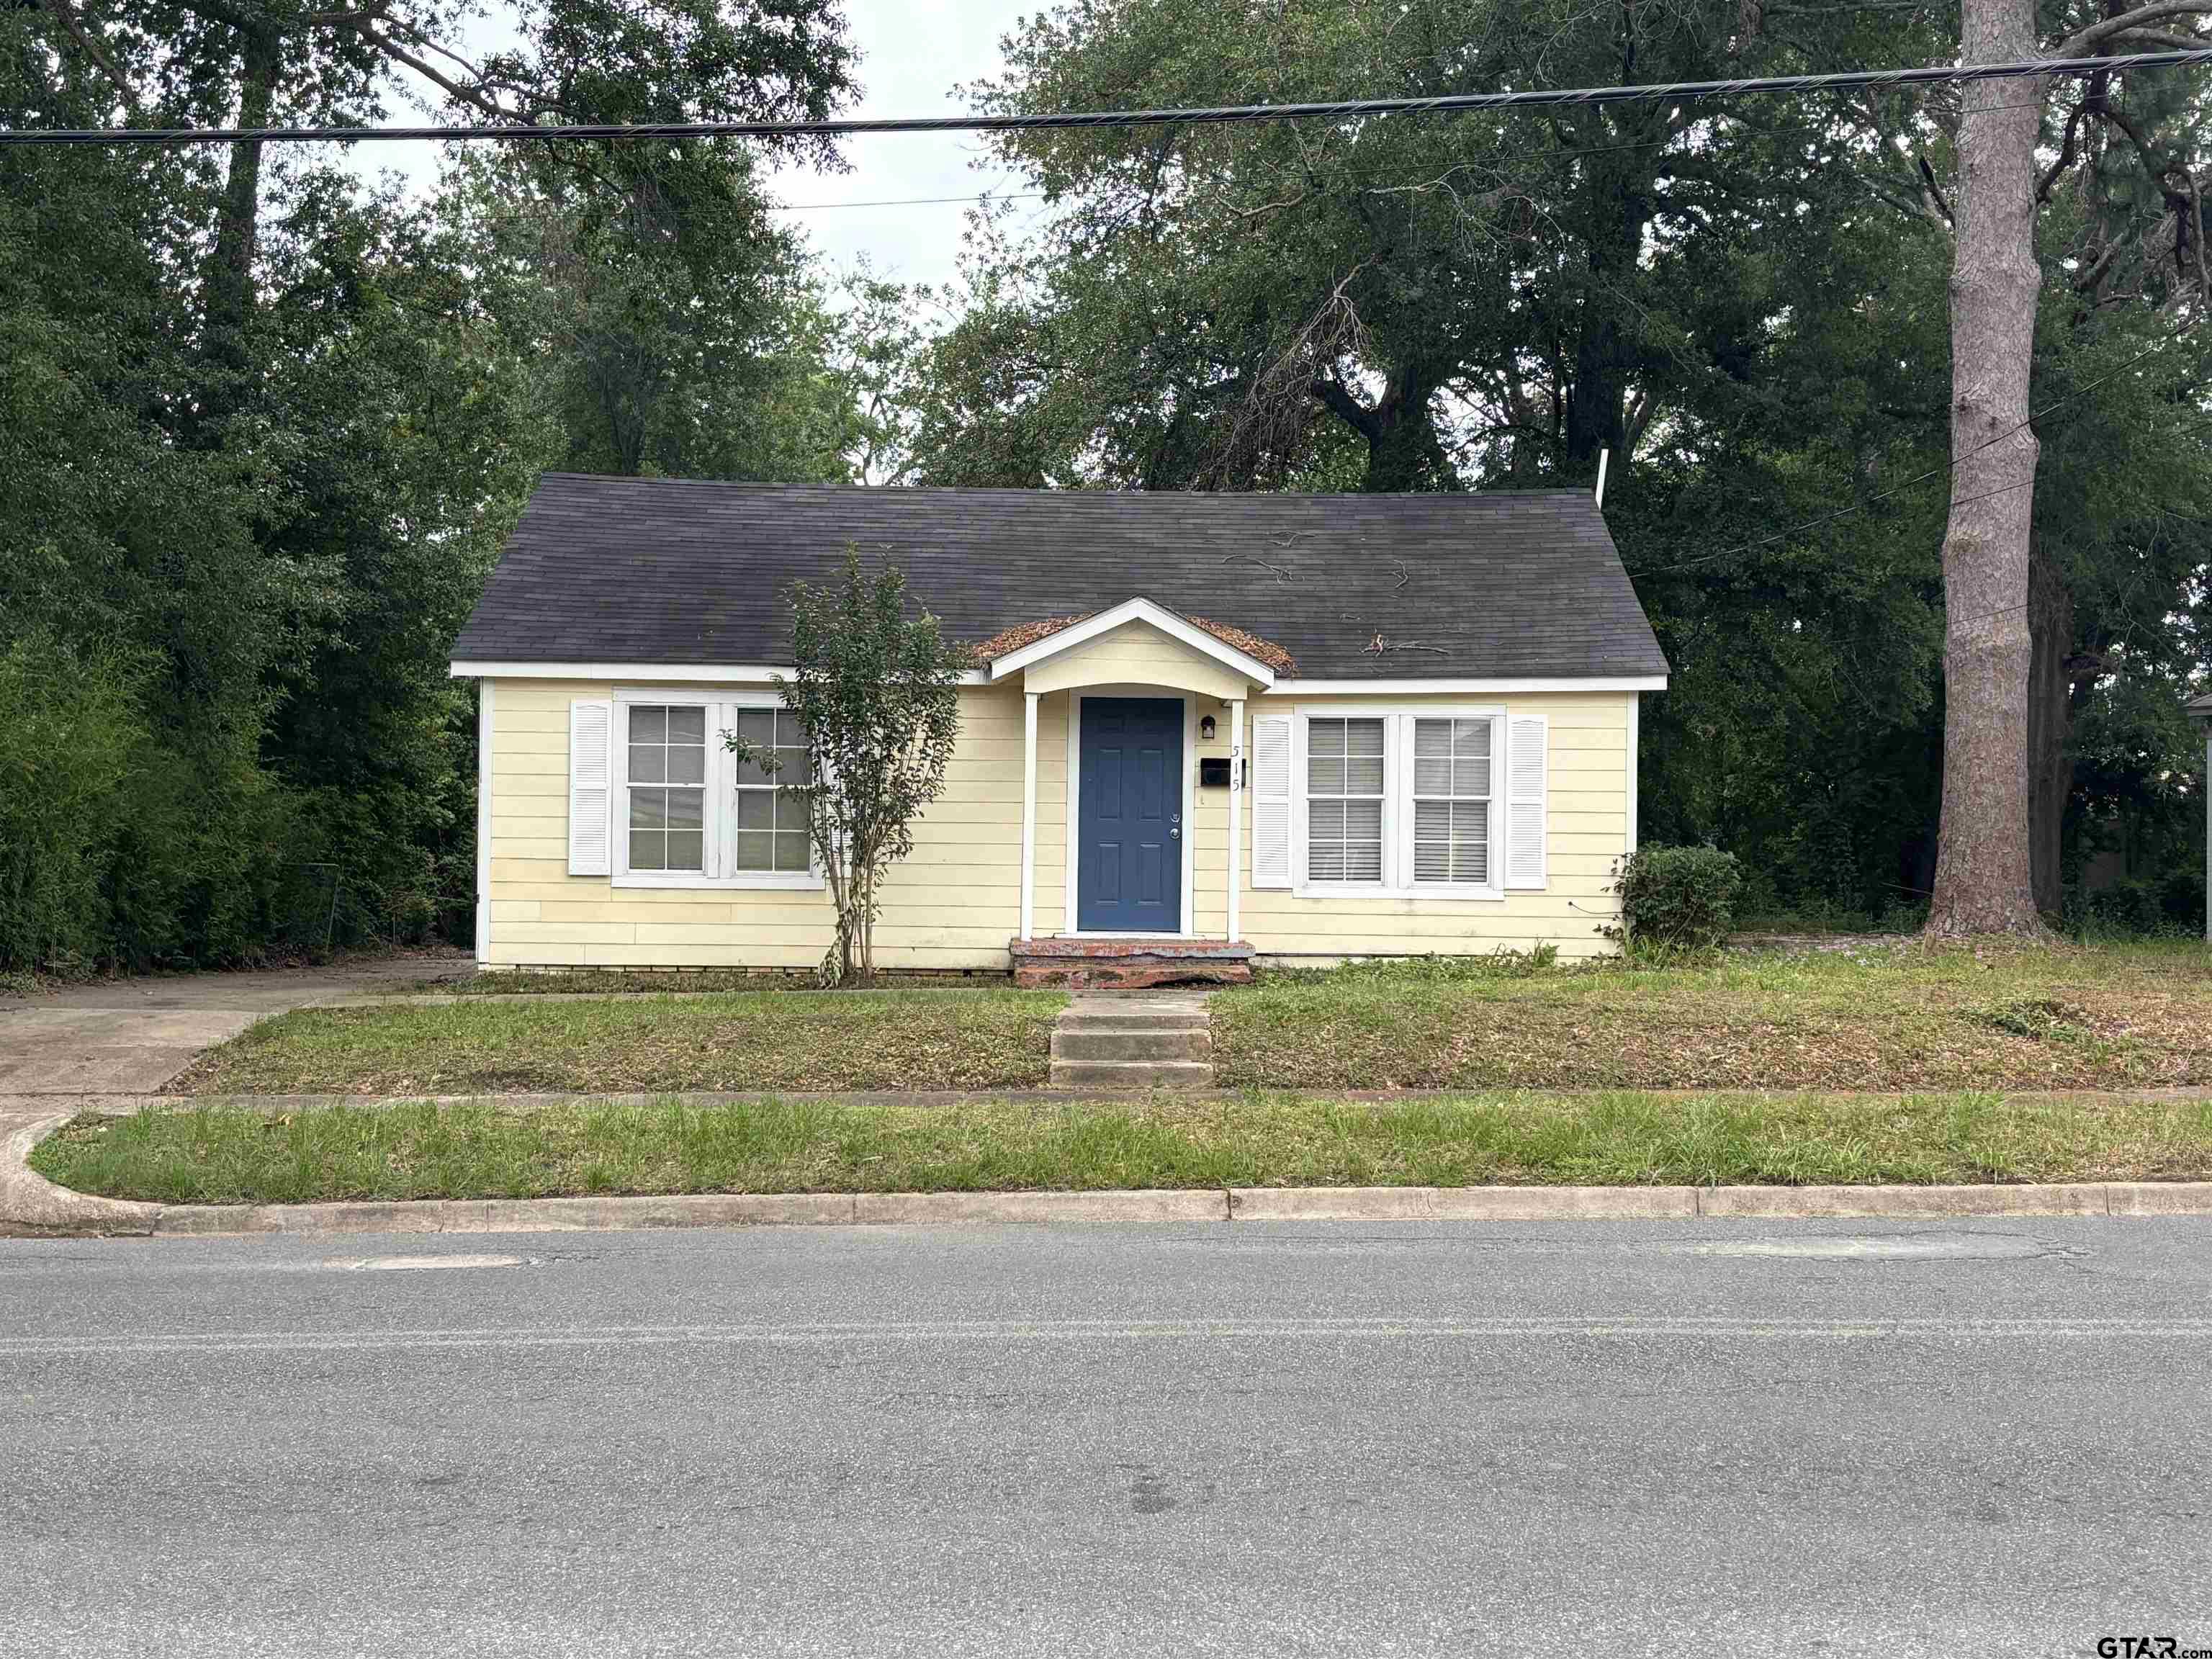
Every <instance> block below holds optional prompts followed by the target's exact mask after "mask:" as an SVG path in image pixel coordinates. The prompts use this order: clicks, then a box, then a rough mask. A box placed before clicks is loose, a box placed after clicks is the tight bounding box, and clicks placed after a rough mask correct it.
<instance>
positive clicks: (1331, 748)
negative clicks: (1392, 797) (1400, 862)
mask: <svg viewBox="0 0 2212 1659" xmlns="http://www.w3.org/2000/svg"><path fill="white" fill-rule="evenodd" d="M1385 731H1386V724H1385V722H1384V721H1383V720H1369V719H1364V718H1360V719H1345V720H1325V719H1315V720H1309V721H1308V722H1307V723H1306V878H1307V879H1308V880H1310V881H1326V882H1336V881H1341V882H1380V881H1381V880H1382V879H1383V782H1384V774H1385V771H1386V768H1385V766H1384V764H1383V763H1384V748H1383V745H1384V733H1385Z"/></svg>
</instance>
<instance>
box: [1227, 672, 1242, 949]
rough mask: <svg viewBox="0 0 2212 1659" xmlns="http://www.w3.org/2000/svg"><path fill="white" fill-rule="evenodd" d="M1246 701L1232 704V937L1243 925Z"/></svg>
mask: <svg viewBox="0 0 2212 1659" xmlns="http://www.w3.org/2000/svg"><path fill="white" fill-rule="evenodd" d="M1243 908H1244V699H1243V698H1242V697H1237V698H1236V699H1234V700H1233V701H1232V702H1231V703H1230V705H1229V938H1230V941H1231V943H1232V944H1233V943H1234V942H1235V941H1236V940H1237V937H1238V935H1239V934H1240V933H1242V931H1243V926H1244V918H1243Z"/></svg>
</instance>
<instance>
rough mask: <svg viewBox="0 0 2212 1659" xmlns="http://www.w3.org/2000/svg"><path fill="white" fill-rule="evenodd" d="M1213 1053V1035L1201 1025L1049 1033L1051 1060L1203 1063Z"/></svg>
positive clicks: (1060, 1030)
mask: <svg viewBox="0 0 2212 1659" xmlns="http://www.w3.org/2000/svg"><path fill="white" fill-rule="evenodd" d="M1212 1052H1213V1033H1212V1032H1211V1031H1209V1030H1206V1027H1204V1026H1203V1025H1191V1026H1182V1027H1179V1028H1176V1029H1174V1030H1159V1029H1158V1028H1156V1027H1151V1026H1147V1027H1144V1028H1141V1029H1139V1030H1127V1029H1115V1028H1111V1027H1109V1028H1108V1029H1107V1030H1079V1031H1071V1030H1068V1029H1067V1028H1066V1026H1064V1025H1063V1026H1061V1027H1060V1028H1059V1029H1058V1030H1055V1031H1054V1032H1053V1034H1052V1057H1053V1058H1054V1060H1205V1059H1206V1058H1207V1057H1208V1056H1209V1055H1211V1054H1212Z"/></svg>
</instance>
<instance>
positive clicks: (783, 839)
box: [732, 708, 811, 873]
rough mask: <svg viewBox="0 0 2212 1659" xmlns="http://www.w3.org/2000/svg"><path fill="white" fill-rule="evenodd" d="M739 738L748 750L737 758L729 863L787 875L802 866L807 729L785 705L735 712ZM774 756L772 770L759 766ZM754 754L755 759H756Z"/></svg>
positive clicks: (797, 870)
mask: <svg viewBox="0 0 2212 1659" xmlns="http://www.w3.org/2000/svg"><path fill="white" fill-rule="evenodd" d="M738 737H739V738H742V739H743V740H744V744H745V746H746V748H747V749H749V750H751V751H752V752H751V754H750V755H748V756H747V757H744V759H741V760H739V761H738V775H737V792H738V827H737V844H736V847H735V848H734V859H733V860H732V868H734V869H738V870H756V871H757V870H774V871H781V872H786V873H795V872H803V871H804V870H805V868H806V867H807V829H806V798H805V796H804V795H802V794H799V793H795V789H794V786H796V785H799V784H804V783H805V782H806V781H808V779H809V777H810V776H811V774H810V773H809V772H808V770H807V766H808V761H807V753H806V733H805V732H804V731H803V730H802V729H801V728H800V726H799V717H798V716H797V715H795V714H793V713H792V712H791V711H790V710H789V709H787V708H744V709H740V710H738ZM770 755H773V756H774V757H775V760H776V765H775V769H773V770H770V769H769V768H768V767H766V766H764V765H763V764H762V762H763V760H765V759H766V758H767V757H769V756H770ZM756 757H758V758H756Z"/></svg>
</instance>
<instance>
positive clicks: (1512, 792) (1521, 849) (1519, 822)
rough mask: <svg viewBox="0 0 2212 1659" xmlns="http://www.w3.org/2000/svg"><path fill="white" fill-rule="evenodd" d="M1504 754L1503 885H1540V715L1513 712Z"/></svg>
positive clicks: (1544, 764) (1543, 737)
mask: <svg viewBox="0 0 2212 1659" xmlns="http://www.w3.org/2000/svg"><path fill="white" fill-rule="evenodd" d="M1507 725H1508V726H1509V727H1510V735H1509V736H1508V738H1507V739H1506V757H1505V884H1506V885H1507V886H1508V887H1541V886H1543V885H1544V883H1545V879H1546V873H1545V872H1546V864H1547V860H1546V859H1545V855H1544V822H1545V818H1546V816H1547V813H1548V811H1549V810H1550V809H1549V805H1548V804H1547V801H1546V799H1545V795H1546V788H1545V783H1546V778H1545V773H1546V771H1547V768H1548V765H1549V762H1548V760H1547V756H1546V752H1545V744H1546V742H1547V734H1546V729H1545V728H1546V726H1547V721H1546V720H1545V719H1544V717H1543V716H1542V715H1541V714H1516V715H1514V716H1513V717H1512V719H1511V720H1509V721H1508V722H1507Z"/></svg>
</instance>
